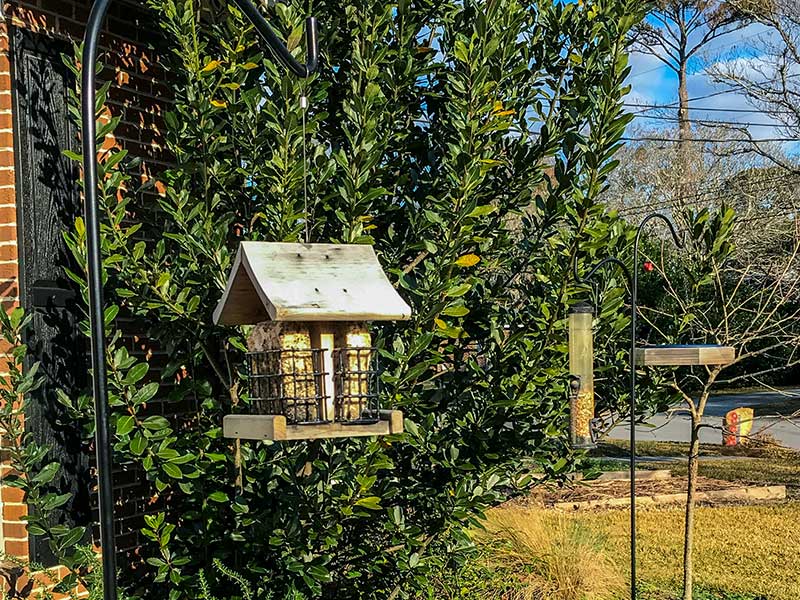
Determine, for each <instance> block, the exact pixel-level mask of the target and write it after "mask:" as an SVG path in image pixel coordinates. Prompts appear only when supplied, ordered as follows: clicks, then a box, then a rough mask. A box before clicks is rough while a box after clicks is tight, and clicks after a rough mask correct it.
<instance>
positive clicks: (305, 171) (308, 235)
mask: <svg viewBox="0 0 800 600" xmlns="http://www.w3.org/2000/svg"><path fill="white" fill-rule="evenodd" d="M307 109H308V98H307V97H306V95H305V93H304V94H303V95H302V96H300V110H301V112H302V119H303V210H304V211H305V219H304V221H305V233H306V244H310V243H311V231H310V229H309V221H310V220H311V216H310V215H309V213H308V160H307V158H306V146H307V144H308V141H307V140H306V110H307Z"/></svg>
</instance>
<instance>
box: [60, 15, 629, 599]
mask: <svg viewBox="0 0 800 600" xmlns="http://www.w3.org/2000/svg"><path fill="white" fill-rule="evenodd" d="M149 4H150V6H151V7H152V8H153V10H155V11H156V13H157V15H158V22H159V23H160V24H161V25H162V27H163V29H164V31H165V34H166V40H167V44H168V45H169V47H170V48H171V50H172V54H171V55H170V56H169V58H168V63H169V70H170V72H171V73H172V75H173V77H174V81H173V90H174V92H175V98H174V104H173V108H172V110H171V111H170V112H169V113H168V114H167V115H166V117H165V122H166V126H167V131H166V135H167V144H168V146H169V149H170V150H171V152H172V154H173V155H174V156H175V165H174V166H173V167H172V168H170V169H168V170H166V171H165V172H164V173H162V174H160V175H159V180H160V184H161V185H159V186H157V188H158V189H159V190H161V193H160V198H159V201H158V205H157V206H154V205H153V203H152V201H150V200H147V201H142V196H141V195H140V194H138V193H137V190H136V189H134V187H135V186H134V183H135V181H136V179H134V178H132V177H131V171H130V170H129V169H128V167H129V165H127V160H126V156H125V153H124V152H122V151H118V150H113V149H112V150H110V151H109V152H107V153H106V154H104V155H103V156H102V157H101V169H100V179H101V181H102V184H101V185H102V189H101V194H100V197H101V200H102V201H103V203H104V208H105V211H106V222H105V224H104V226H103V232H102V233H103V253H104V268H105V275H106V282H107V283H106V290H107V296H106V301H107V308H106V316H107V325H108V327H109V333H108V341H109V353H108V357H109V370H110V373H109V377H110V387H111V394H110V401H111V404H112V407H113V409H114V427H115V431H116V443H115V452H116V460H117V461H125V462H128V463H130V464H131V465H135V466H137V467H138V468H140V469H141V470H142V471H143V472H144V474H145V475H146V477H147V478H148V479H149V480H150V481H151V482H152V485H153V487H154V491H155V493H157V494H158V495H159V497H160V498H161V499H164V501H166V502H167V503H168V505H169V511H167V512H164V513H160V514H156V515H153V516H151V517H148V518H147V523H146V527H145V529H144V530H143V534H144V536H145V537H146V538H147V539H148V540H149V543H148V544H147V545H146V546H145V548H144V552H145V555H146V558H147V562H146V565H144V566H143V568H140V569H139V570H138V572H137V578H136V581H130V580H129V581H128V584H129V585H130V588H131V591H132V592H134V593H135V594H138V595H139V596H141V597H143V598H170V599H177V598H187V597H188V598H198V597H199V598H202V597H209V595H217V596H220V597H221V596H222V595H223V594H224V593H226V592H224V590H226V589H228V588H229V587H230V586H229V584H228V583H227V582H226V581H227V580H226V579H225V578H224V577H223V578H222V581H221V582H220V581H217V579H218V577H217V576H216V574H218V573H219V572H220V571H218V570H213V569H212V568H211V566H212V564H214V563H215V562H216V561H221V564H223V565H225V567H226V568H230V569H233V571H234V572H236V573H238V574H239V575H240V576H242V577H243V578H245V580H246V582H247V583H246V587H244V588H242V592H241V594H239V592H236V593H235V594H234V597H243V596H244V595H246V594H244V590H256V589H262V590H265V593H266V592H270V593H273V595H274V596H275V597H276V598H283V597H285V596H286V595H287V594H291V593H295V591H297V590H299V591H300V593H302V594H304V595H307V596H310V597H324V598H339V599H344V598H390V599H391V598H398V597H406V596H407V594H408V593H409V592H410V590H413V589H415V588H416V587H418V586H423V585H424V584H425V581H426V577H427V575H428V573H429V572H430V571H431V569H432V568H439V567H441V565H443V564H445V563H448V562H451V561H454V562H455V563H458V562H459V561H460V560H462V557H463V556H464V553H463V551H464V550H465V549H468V548H469V547H470V545H471V542H470V540H469V539H468V537H467V536H466V534H465V533H464V527H465V526H468V525H474V524H477V523H478V522H480V520H481V519H483V516H484V511H485V510H486V509H487V508H488V507H489V506H492V505H493V504H496V503H498V502H500V501H501V500H503V499H504V498H506V497H507V496H508V494H510V493H513V492H514V490H515V489H519V488H521V487H524V486H525V485H526V483H527V481H526V479H525V478H524V477H521V476H520V470H521V469H522V468H523V467H525V468H528V467H530V463H531V462H532V463H534V464H535V466H536V467H537V468H538V469H540V470H542V471H544V472H545V473H546V474H547V475H549V476H562V475H564V474H566V473H567V472H569V471H570V470H572V469H573V468H574V462H573V460H572V459H573V458H574V456H573V455H572V453H571V450H570V449H569V447H568V444H567V435H566V427H567V423H568V419H567V412H566V411H567V403H566V372H565V371H566V364H567V361H566V351H567V349H566V336H565V327H564V317H565V312H566V310H565V309H566V307H567V306H568V305H569V303H570V302H571V301H572V299H573V296H574V295H575V293H576V291H575V290H574V289H573V287H572V286H571V285H570V283H569V281H570V278H571V276H570V269H571V263H572V259H573V257H574V256H576V255H577V254H578V253H580V254H582V255H588V257H589V258H590V259H591V258H592V257H593V256H594V255H595V254H598V253H600V254H603V255H605V253H606V252H607V251H608V246H612V249H613V247H616V246H619V245H622V244H625V243H627V233H626V231H625V229H624V227H623V226H622V225H621V224H619V223H616V222H615V221H614V220H613V219H612V218H609V217H607V216H605V215H604V214H603V207H602V206H601V205H599V204H598V203H597V201H596V198H597V195H598V193H599V192H600V190H601V189H602V187H603V185H604V182H605V178H606V176H607V174H608V173H609V172H610V170H611V169H613V168H614V166H615V165H614V162H613V155H614V152H615V151H616V150H617V149H618V147H619V145H620V137H621V135H622V133H623V131H624V128H625V125H626V124H627V123H628V121H629V117H628V116H625V115H624V114H623V113H622V106H621V101H622V97H623V95H624V92H625V90H624V88H623V81H624V79H625V77H626V75H627V73H628V67H627V54H626V39H627V33H628V31H629V29H630V28H631V27H632V26H633V25H634V24H635V23H636V22H637V20H638V19H639V18H640V17H641V10H642V7H641V3H639V2H635V1H633V0H597V1H591V2H583V3H579V4H561V3H552V2H549V1H537V2H529V3H521V2H516V1H513V0H493V1H489V2H482V3H473V2H456V1H452V2H438V1H437V2H433V1H425V0H423V1H422V2H414V3H411V2H407V1H405V0H404V1H401V2H398V3H396V4H386V3H382V2H377V1H372V0H367V1H363V2H362V1H359V2H344V3H342V2H328V1H323V2H319V3H315V5H314V13H315V14H316V15H317V16H318V17H319V19H320V22H321V24H322V31H321V37H322V39H321V45H322V48H323V60H322V68H321V70H320V72H319V74H317V75H315V76H314V77H312V78H311V79H310V80H309V81H298V80H296V79H293V78H292V77H290V76H287V75H285V74H284V73H283V71H282V70H281V68H280V67H278V66H276V65H275V63H274V62H273V60H272V57H270V56H265V55H264V54H263V53H262V52H261V50H260V49H259V46H258V44H257V42H256V38H255V35H254V32H253V31H252V29H251V28H250V27H249V26H248V25H247V24H246V22H245V21H244V20H243V19H242V17H241V15H240V14H239V13H238V12H237V11H236V10H235V9H234V8H233V7H232V6H230V5H222V6H217V5H215V4H214V3H205V2H199V1H197V0H150V2H149ZM303 6H304V5H303V3H300V2H292V3H290V4H287V5H276V6H275V7H274V8H273V9H272V11H271V12H272V15H271V18H272V19H273V21H274V22H275V24H276V26H277V28H278V29H279V30H280V31H281V32H282V33H283V34H284V37H285V38H286V39H288V40H289V46H290V47H291V48H293V49H298V51H299V48H298V47H299V46H302V44H301V43H300V42H301V40H302V22H303V17H304V16H305V12H304V10H303ZM104 92H105V90H104V91H103V93H101V94H100V102H99V105H102V103H103V99H104ZM303 94H306V95H307V96H308V98H309V100H310V109H309V113H308V134H307V136H308V143H309V173H308V186H309V190H310V202H309V205H308V209H307V210H306V204H305V202H304V199H303V194H302V189H303V163H302V142H303V140H302V125H301V117H302V114H301V109H300V103H299V99H300V96H301V95H303ZM100 110H102V108H101V109H100ZM116 122H117V121H116V119H111V121H110V122H109V123H108V124H107V125H104V126H103V127H100V128H99V134H100V135H105V134H106V133H108V132H110V131H112V130H113V128H114V127H115V126H116ZM74 158H76V159H80V157H79V156H77V155H75V156H74ZM151 183H152V181H151ZM131 217H133V219H132V218H131ZM306 219H308V226H309V229H310V234H311V239H312V241H338V242H350V243H374V244H375V246H376V249H377V250H378V252H379V254H380V257H381V260H382V263H383V264H384V265H385V266H386V268H387V269H388V270H389V271H390V273H391V275H392V277H393V279H394V281H395V282H396V283H397V285H398V286H399V287H400V288H401V289H402V293H403V295H404V296H405V297H406V298H407V299H408V300H409V302H410V303H411V304H412V305H413V307H414V317H413V319H412V320H411V321H410V322H408V323H398V324H395V325H389V326H386V327H383V328H380V329H378V330H377V331H376V332H375V334H376V339H377V342H378V344H379V346H380V347H381V354H382V357H383V360H384V362H385V363H386V365H387V369H386V373H385V374H384V384H385V388H386V394H385V398H384V399H383V400H384V403H385V404H386V405H391V406H395V407H399V408H401V409H402V410H404V411H405V414H406V416H407V417H408V421H407V433H406V434H404V435H402V436H395V437H393V438H383V439H373V440H356V441H350V440H340V441H333V442H332V441H314V442H307V443H295V444H269V443H246V444H242V445H241V447H239V446H238V445H235V444H233V443H231V442H230V441H229V440H224V439H222V437H221V427H220V425H221V421H222V416H223V415H224V414H226V413H229V412H235V411H238V410H246V407H247V403H248V396H247V386H246V381H245V380H244V378H243V373H242V369H241V362H242V352H243V351H244V344H243V335H244V334H245V333H246V330H245V329H243V328H227V329H226V328H219V327H215V326H214V325H213V324H212V323H211V312H212V311H213V308H214V306H215V305H216V303H217V300H218V298H219V296H220V294H221V291H222V287H223V285H224V283H225V279H226V277H227V274H228V271H229V269H230V266H231V261H232V257H233V255H234V254H235V251H236V247H237V244H238V242H239V241H240V240H242V239H248V240H275V241H296V240H298V239H299V238H300V237H301V236H302V232H303V230H304V228H305V225H306V223H305V220H306ZM84 233H85V232H84V230H83V225H82V222H81V221H80V220H78V222H77V223H76V228H75V230H74V231H73V232H71V233H70V234H69V235H68V242H69V244H70V246H71V248H72V250H73V252H74V254H75V255H76V257H77V259H78V262H79V264H81V265H82V266H83V265H85V255H84V251H83V247H84V243H85V235H84ZM73 276H74V278H75V279H76V281H79V282H82V281H83V274H82V273H75V274H73ZM610 283H611V284H613V283H614V282H613V281H611V282H610ZM602 291H603V290H601V294H600V301H601V311H602V314H603V315H604V316H605V318H604V319H603V321H602V323H603V327H604V328H606V330H605V331H604V332H603V334H602V335H603V337H604V338H608V339H611V340H615V339H617V338H618V337H619V335H618V334H619V333H620V332H622V331H624V327H625V325H626V322H627V321H626V318H625V317H624V316H623V315H622V313H621V308H622V299H621V295H620V293H619V292H609V293H607V294H604V293H602ZM119 314H123V315H126V316H128V317H133V318H134V319H135V320H136V321H137V322H138V323H140V324H141V326H142V327H145V328H146V329H147V333H148V335H149V338H150V340H151V341H152V342H153V343H154V344H155V345H157V347H158V348H159V349H160V350H162V351H163V352H165V353H166V355H167V356H168V357H169V362H168V364H167V365H165V366H163V368H161V369H160V370H159V371H156V370H155V369H151V367H150V362H149V361H148V359H147V357H145V356H139V355H136V354H134V353H133V352H132V349H128V348H127V347H126V345H125V338H124V337H123V335H122V332H121V330H120V328H119V327H120V326H119V325H118V323H117V316H118V315H119ZM601 351H602V352H604V357H605V358H606V359H607V360H606V361H605V364H606V366H605V369H606V370H607V372H608V374H609V379H610V380H612V381H613V380H615V379H621V378H619V377H616V378H615V377H613V375H614V374H615V372H616V371H615V369H617V370H618V369H619V367H615V366H614V365H615V364H616V363H615V357H616V354H617V352H619V350H618V348H617V346H615V345H614V343H609V345H608V346H606V347H601ZM178 373H179V374H180V375H181V376H180V377H177V378H176V374H178ZM154 400H161V401H164V402H166V403H167V407H166V408H167V409H169V404H170V403H171V402H174V403H181V402H185V401H187V400H189V401H191V402H193V403H194V405H195V406H196V412H195V413H194V414H193V415H192V416H191V417H190V418H189V419H187V420H186V421H185V422H180V421H178V420H172V421H171V420H168V419H166V418H164V417H163V416H161V413H160V412H158V413H156V412H155V411H154V409H153V406H154ZM621 400H622V401H624V396H622V397H621ZM86 406H87V402H86V399H85V398H83V399H75V401H74V402H73V403H72V407H73V409H74V410H75V411H76V412H80V411H81V410H83V409H85V408H86ZM84 412H85V411H84ZM89 433H91V432H90V431H89ZM523 459H526V460H527V461H528V462H527V463H524V462H523ZM200 572H202V573H204V574H205V575H204V577H202V578H201V577H199V576H198V573H200ZM125 575H126V573H125V572H123V577H124V576H125ZM228 594H229V595H230V592H228Z"/></svg>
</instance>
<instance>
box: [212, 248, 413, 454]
mask: <svg viewBox="0 0 800 600" xmlns="http://www.w3.org/2000/svg"><path fill="white" fill-rule="evenodd" d="M410 316H411V308H410V307H409V306H408V305H407V304H406V303H405V302H404V301H403V299H402V298H400V296H399V295H398V294H397V292H396V291H395V289H394V287H392V285H391V283H390V282H389V280H388V279H387V277H386V274H385V273H384V272H383V269H382V268H381V266H380V264H379V262H378V259H377V256H376V255H375V251H374V250H373V249H372V247H371V246H366V245H351V244H291V243H272V242H243V243H242V244H241V245H240V247H239V251H238V253H237V255H236V260H235V262H234V264H233V269H232V271H231V275H230V277H229V279H228V285H227V287H226V290H225V293H224V295H223V296H222V299H221V300H220V303H219V305H218V306H217V309H216V311H215V312H214V322H215V323H218V324H221V325H254V327H253V329H252V331H251V332H250V334H249V337H248V340H247V345H248V351H249V352H248V355H247V361H248V364H247V366H248V369H249V375H250V383H251V386H250V387H251V390H250V408H251V414H238V415H228V416H226V417H225V419H224V422H223V433H224V435H225V437H229V438H238V439H249V440H302V439H317V438H334V437H359V436H371V435H389V434H393V433H399V432H402V431H403V415H402V413H401V412H400V411H395V410H380V407H379V404H378V395H379V378H378V374H379V373H378V371H379V368H378V360H377V359H378V357H377V352H376V351H375V348H373V347H372V338H371V335H370V333H369V329H368V326H367V323H368V322H370V321H397V320H404V319H408V318H410Z"/></svg>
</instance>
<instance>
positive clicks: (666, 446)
mask: <svg viewBox="0 0 800 600" xmlns="http://www.w3.org/2000/svg"><path fill="white" fill-rule="evenodd" d="M636 448H637V453H638V454H639V455H640V456H680V457H685V456H686V452H687V450H688V445H687V444H684V443H679V442H637V444H636ZM627 452H628V443H627V442H626V441H623V440H608V441H607V442H606V443H603V444H601V445H600V446H599V447H598V448H597V449H596V450H595V451H594V452H593V454H597V455H601V456H608V457H617V456H619V457H622V456H624V455H626V454H627ZM700 453H701V455H702V456H718V457H725V458H724V459H723V458H719V459H715V460H709V461H701V462H700V466H699V472H700V475H702V476H704V477H711V478H714V479H722V480H724V481H737V482H741V483H743V484H749V485H759V484H763V485H769V484H773V485H774V484H777V485H785V486H786V493H787V495H788V496H789V498H797V499H800V452H797V451H796V450H790V449H786V448H779V447H764V448H758V447H756V448H752V447H748V446H732V447H725V446H720V445H716V444H702V445H701V447H700ZM737 458H738V459H741V460H737ZM639 468H641V469H670V470H671V471H672V474H673V475H676V476H684V477H685V476H686V471H687V465H686V462H684V461H680V462H663V463H661V462H645V463H642V464H641V465H640V466H639ZM798 552H800V547H799V548H798Z"/></svg>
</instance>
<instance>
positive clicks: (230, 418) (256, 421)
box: [222, 410, 403, 442]
mask: <svg viewBox="0 0 800 600" xmlns="http://www.w3.org/2000/svg"><path fill="white" fill-rule="evenodd" d="M222 431H223V435H224V436H225V437H226V438H236V439H240V440H274V441H276V442H280V441H291V440H314V439H323V438H351V437H366V436H371V435H392V434H395V433H403V413H402V411H399V410H382V411H379V420H378V421H377V422H375V423H369V424H365V425H348V424H346V423H321V424H319V425H289V424H287V423H286V417H283V416H281V415H227V416H226V417H225V419H224V421H223V423H222Z"/></svg>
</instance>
